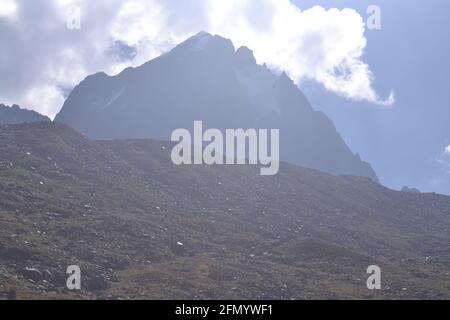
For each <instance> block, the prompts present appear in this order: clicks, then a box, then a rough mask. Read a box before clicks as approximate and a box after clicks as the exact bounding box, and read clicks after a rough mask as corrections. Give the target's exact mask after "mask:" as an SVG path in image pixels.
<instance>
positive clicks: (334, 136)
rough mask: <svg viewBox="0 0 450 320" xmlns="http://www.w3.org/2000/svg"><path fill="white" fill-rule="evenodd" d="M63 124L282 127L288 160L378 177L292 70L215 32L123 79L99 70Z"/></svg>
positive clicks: (153, 134) (71, 100)
mask: <svg viewBox="0 0 450 320" xmlns="http://www.w3.org/2000/svg"><path fill="white" fill-rule="evenodd" d="M55 120H56V121H60V122H64V123H66V124H69V125H70V126H72V127H74V128H76V129H78V130H80V131H82V132H83V133H85V134H87V135H88V136H90V137H92V138H95V139H117V138H154V139H160V140H169V139H170V135H171V132H172V131H173V130H174V129H176V128H191V127H192V124H193V121H194V120H203V123H204V125H205V127H213V128H219V129H225V128H279V129H280V139H281V141H280V144H281V145H280V153H281V159H282V160H285V161H289V162H292V163H295V164H300V165H303V166H307V167H311V168H315V169H319V170H322V171H325V172H329V173H333V174H349V175H358V176H366V177H369V178H371V179H372V180H374V181H378V179H377V177H376V174H375V172H374V171H373V170H372V168H371V166H370V165H369V164H368V163H365V162H363V161H361V159H360V158H359V157H358V156H357V155H354V154H353V153H352V151H351V150H350V149H349V148H348V146H347V145H346V144H345V142H344V141H343V139H342V138H341V136H340V135H339V133H338V132H337V131H336V129H335V127H334V125H333V123H332V121H331V120H330V119H329V118H328V117H326V116H325V115H324V114H323V113H321V112H316V111H314V110H313V108H312V107H311V106H310V104H309V102H308V101H307V99H306V97H305V96H304V95H303V93H302V92H301V91H300V90H299V88H298V87H297V86H296V85H295V84H294V83H293V82H292V80H291V79H289V78H288V77H287V76H286V74H284V73H283V74H281V75H280V76H277V75H275V74H273V73H272V72H271V71H270V70H269V69H267V68H266V67H265V66H261V65H258V64H257V63H256V60H255V58H254V56H253V53H252V51H251V50H250V49H248V48H245V47H242V48H239V49H238V50H236V51H235V49H234V46H233V44H232V42H231V41H230V40H228V39H224V38H221V37H219V36H212V35H210V34H207V33H199V34H198V35H196V36H194V37H192V38H190V39H188V40H187V41H185V42H183V43H182V44H180V45H178V46H177V47H175V48H174V49H173V50H172V51H170V52H169V53H167V54H164V55H162V56H160V57H158V58H156V59H154V60H151V61H149V62H147V63H145V64H144V65H142V66H140V67H138V68H128V69H125V70H124V71H123V72H122V73H120V74H119V75H117V76H114V77H109V76H107V75H106V74H104V73H99V74H95V75H92V76H89V77H87V78H86V79H85V80H84V81H82V82H81V83H80V84H79V85H78V86H77V87H75V89H74V90H73V91H72V93H71V94H70V95H69V97H68V99H67V100H66V102H65V104H64V106H63V108H62V110H61V112H60V113H59V114H58V115H57V117H56V119H55Z"/></svg>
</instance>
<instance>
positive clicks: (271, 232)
mask: <svg viewBox="0 0 450 320" xmlns="http://www.w3.org/2000/svg"><path fill="white" fill-rule="evenodd" d="M170 150H171V145H170V143H168V142H157V141H152V140H125V141H103V142H96V141H92V140H90V139H88V138H86V137H85V136H83V135H82V134H80V133H78V132H76V131H74V130H72V129H71V128H69V127H67V126H65V125H61V124H55V123H43V122H41V123H33V124H21V125H7V126H0V297H3V298H7V297H10V298H11V297H14V296H15V297H17V298H44V297H45V298H108V299H109V298H125V299H126V298H149V299H155V298H162V299H168V298H175V299H190V298H193V299H196V298H206V299H217V298H228V299H234V298H249V299H317V298H369V299H370V298H392V299H393V298H425V299H431V298H438V299H445V298H447V299H448V298H450V277H449V272H450V245H449V244H450V232H449V228H450V227H449V226H450V197H445V196H440V195H436V194H412V193H404V192H396V191H392V190H389V189H386V188H384V187H382V186H380V185H379V184H377V183H374V182H372V181H371V180H370V179H367V178H358V177H352V176H333V175H328V174H325V173H321V172H319V171H314V170H310V169H304V168H301V167H297V166H293V165H289V164H286V163H282V164H281V166H280V173H279V174H278V175H276V176H272V177H264V176H260V175H259V170H258V168H256V167H253V166H214V167H207V166H182V167H175V166H174V165H172V163H171V161H170ZM72 264H76V265H79V266H80V267H81V270H82V277H83V278H82V290H81V291H79V292H75V293H74V292H69V291H68V290H67V289H66V287H65V285H66V277H67V276H66V274H65V271H66V267H67V266H68V265H72ZM372 264H376V265H379V266H380V267H381V270H382V290H380V291H369V290H368V289H367V288H366V279H367V276H368V275H367V274H366V269H367V267H368V266H369V265H372Z"/></svg>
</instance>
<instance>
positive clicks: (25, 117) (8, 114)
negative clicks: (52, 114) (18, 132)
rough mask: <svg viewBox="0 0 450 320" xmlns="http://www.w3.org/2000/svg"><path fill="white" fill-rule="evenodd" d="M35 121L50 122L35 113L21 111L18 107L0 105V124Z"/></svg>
mask: <svg viewBox="0 0 450 320" xmlns="http://www.w3.org/2000/svg"><path fill="white" fill-rule="evenodd" d="M36 121H50V119H49V118H47V117H46V116H43V115H41V114H39V113H37V112H36V111H32V110H26V109H21V108H20V107H19V106H18V105H12V106H11V107H9V106H5V105H4V104H0V124H17V123H22V122H36Z"/></svg>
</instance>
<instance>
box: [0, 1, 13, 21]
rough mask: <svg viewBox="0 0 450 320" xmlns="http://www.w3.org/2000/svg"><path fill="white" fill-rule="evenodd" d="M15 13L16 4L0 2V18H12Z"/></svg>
mask: <svg viewBox="0 0 450 320" xmlns="http://www.w3.org/2000/svg"><path fill="white" fill-rule="evenodd" d="M16 11H17V3H16V1H15V0H2V1H1V2H0V17H11V16H14V15H15V13H16Z"/></svg>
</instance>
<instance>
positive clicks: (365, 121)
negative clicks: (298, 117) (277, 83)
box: [0, 0, 450, 194]
mask: <svg viewBox="0 0 450 320" xmlns="http://www.w3.org/2000/svg"><path fill="white" fill-rule="evenodd" d="M373 4H375V5H376V6H377V7H379V8H380V17H381V29H379V30H378V29H375V30H370V29H368V27H367V21H368V18H369V17H370V14H368V13H367V8H368V7H369V6H370V5H373ZM449 10H450V2H448V1H447V0H434V1H428V2H427V1H418V0H396V1H392V0H377V1H375V3H374V2H372V1H366V0H339V1H332V0H328V1H327V0H318V1H310V0H229V1H215V0H172V1H164V0H146V1H144V0H128V1H121V0H108V1H106V0H104V1H88V0H33V1H30V0H0V44H1V50H0V75H1V77H0V103H5V104H14V103H17V104H19V105H21V106H22V107H25V108H28V109H33V110H36V111H38V112H41V113H43V114H45V115H48V116H50V117H52V118H53V117H54V116H55V115H56V113H57V112H58V111H59V109H60V108H61V106H62V104H63V102H64V99H65V97H66V96H67V94H68V93H69V92H70V90H71V89H72V88H73V87H74V86H75V85H76V84H78V83H79V82H80V81H81V80H82V79H83V78H84V77H86V76H87V75H89V74H92V73H95V72H99V71H105V72H107V73H108V74H111V75H113V74H116V73H118V72H120V71H121V70H122V69H124V68H125V67H127V66H138V65H140V64H142V63H144V62H146V61H148V60H150V59H152V58H154V57H156V56H158V55H160V54H161V53H164V52H166V51H168V50H170V49H171V48H172V47H173V46H175V45H176V44H177V43H179V42H181V41H183V40H184V39H186V38H188V37H189V36H191V35H192V34H195V33H197V32H198V31H200V30H205V31H208V32H210V33H213V34H220V35H222V36H224V37H227V38H230V39H232V41H233V42H234V44H235V46H236V47H238V46H240V45H246V46H248V47H249V48H251V49H252V50H253V51H254V54H255V57H256V59H257V61H258V62H259V63H267V65H268V66H269V67H270V68H272V69H273V70H274V71H275V72H280V71H281V70H283V71H286V72H287V73H288V74H289V76H290V77H292V79H293V80H294V81H295V82H296V83H297V84H298V85H299V86H300V88H301V89H302V90H303V91H304V92H305V94H306V95H307V97H308V98H309V99H310V101H311V102H312V104H313V106H314V107H315V108H316V109H319V110H322V111H324V112H325V113H326V114H327V115H329V116H330V117H331V118H332V119H333V121H334V122H335V125H336V127H337V129H338V131H339V132H340V133H341V134H342V136H343V137H344V139H345V141H346V142H347V143H348V144H349V146H350V147H351V148H352V150H353V151H354V152H359V153H360V155H361V157H362V158H363V159H364V160H366V161H369V162H370V163H371V164H372V166H373V167H374V169H375V171H376V172H377V174H378V176H379V177H380V180H381V181H382V183H384V184H386V185H388V186H390V187H392V188H396V189H399V188H401V187H402V186H404V185H408V186H410V187H417V188H419V189H421V190H422V191H436V192H441V193H446V194H450V129H449V128H450V126H449V121H450V106H449V103H450V93H449V91H450V90H449V86H448V77H449V75H450V68H449V59H448V57H449V54H448V53H449V41H448V39H449V38H450V37H449V36H450V35H449V29H450V25H449V23H448V22H447V13H448V12H450V11H449Z"/></svg>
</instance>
